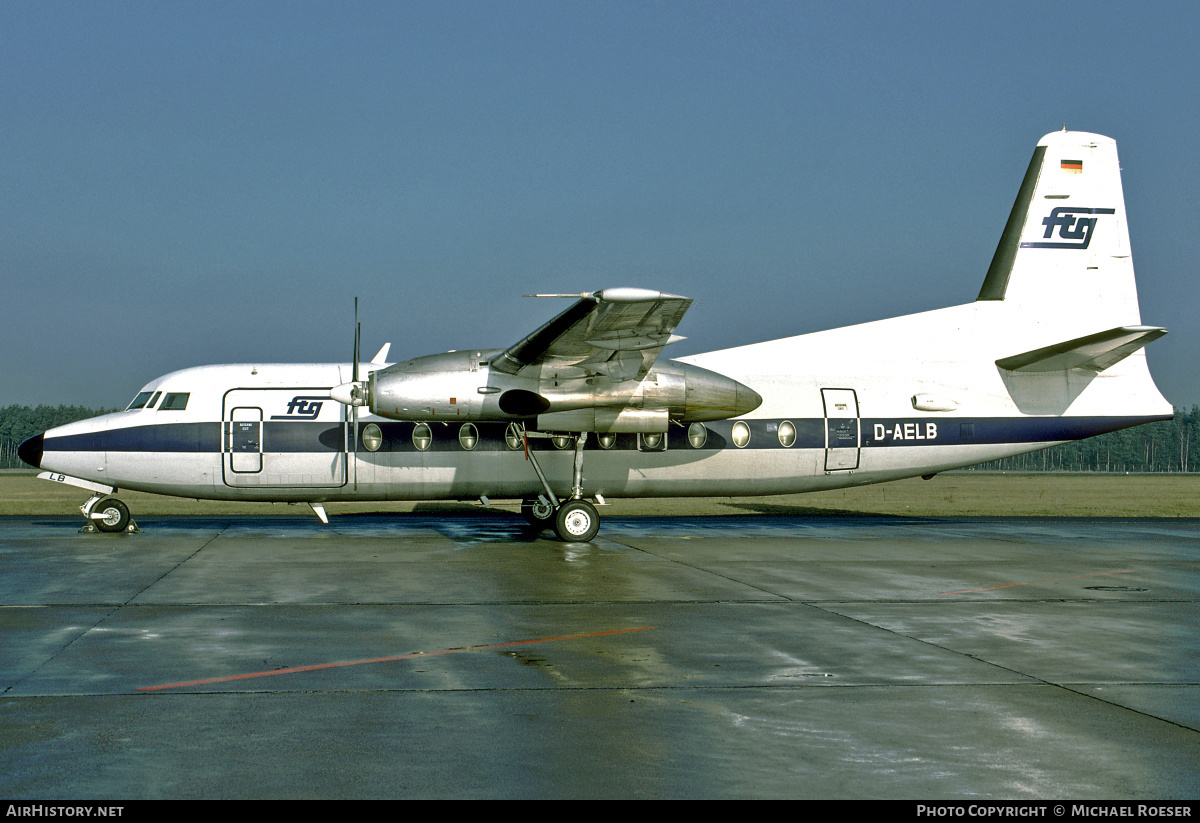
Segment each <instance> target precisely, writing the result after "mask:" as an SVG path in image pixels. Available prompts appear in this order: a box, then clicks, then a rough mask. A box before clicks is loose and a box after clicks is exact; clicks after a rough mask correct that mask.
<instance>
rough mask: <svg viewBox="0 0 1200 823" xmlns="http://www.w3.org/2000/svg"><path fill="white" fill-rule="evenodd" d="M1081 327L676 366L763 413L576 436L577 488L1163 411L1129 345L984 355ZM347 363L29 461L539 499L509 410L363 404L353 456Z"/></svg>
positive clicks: (1007, 435)
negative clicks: (735, 389)
mask: <svg viewBox="0 0 1200 823" xmlns="http://www.w3.org/2000/svg"><path fill="white" fill-rule="evenodd" d="M1093 330H1094V327H1083V326H1081V327H1080V328H1078V329H1065V330H1064V328H1063V326H1062V324H1061V323H1056V324H1054V327H1053V328H1052V329H1045V328H1043V327H1042V325H1041V324H1038V323H1028V324H1024V326H1023V327H1014V324H1013V314H1012V312H1011V311H1005V307H1004V304H1002V303H999V302H995V303H989V302H984V301H981V302H976V303H971V304H967V305H963V306H956V307H952V308H948V309H941V310H937V311H931V312H925V313H922V314H916V315H909V316H905V317H899V318H893V319H890V320H883V321H878V322H874V323H867V324H862V325H859V326H850V327H845V328H840V329H833V330H830V331H824V332H818V333H814V334H807V335H802V336H799V337H792V338H786V339H782V340H775V341H769V342H766V343H759V344H755V345H750V346H744V347H739V348H734V349H726V350H723V351H716V352H710V353H706V354H700V355H694V356H691V357H688V358H683V360H684V362H688V363H692V364H694V365H699V366H702V367H703V368H706V369H710V370H712V371H716V372H718V373H721V374H724V375H727V376H729V377H732V378H734V379H736V380H738V381H741V382H742V383H744V384H746V385H747V386H749V387H751V388H752V389H754V390H755V391H757V392H758V393H759V394H761V395H762V398H763V403H762V405H761V406H760V407H759V408H758V409H756V410H755V411H754V412H753V413H752V414H750V415H746V416H744V417H741V418H738V419H736V420H724V421H716V422H709V423H703V424H693V426H692V427H690V428H688V427H684V426H676V425H672V426H671V427H670V429H669V431H668V433H667V435H666V437H665V440H664V442H655V441H654V438H653V437H648V436H646V435H638V434H619V435H615V436H610V437H609V438H606V439H604V440H602V439H601V438H599V437H598V436H597V435H596V434H590V435H589V436H588V440H587V448H586V453H585V465H584V481H585V486H586V489H587V492H588V494H599V495H603V496H605V497H651V496H656V497H674V496H725V495H730V496H742V495H761V494H782V493H791V492H804V491H813V490H818V489H828V488H836V487H842V486H854V485H862V484H867V483H877V482H882V481H887V480H895V479H899V478H903V477H911V476H916V475H925V474H931V473H934V472H938V471H944V470H947V469H951V468H955V467H960V466H967V465H972V464H975V463H980V462H984V461H988V460H994V459H997V458H1000V457H1004V456H1007V455H1012V454H1018V453H1021V452H1025V451H1030V450H1033V449H1038V448H1042V447H1045V446H1049V445H1053V444H1055V443H1059V442H1063V441H1067V440H1072V439H1077V438H1080V437H1086V436H1091V435H1094V434H1100V433H1103V432H1106V431H1112V430H1115V429H1118V428H1123V427H1126V426H1130V425H1135V424H1138V423H1144V422H1148V421H1151V420H1161V419H1168V418H1170V417H1171V415H1172V409H1171V407H1170V406H1169V405H1168V404H1167V403H1166V401H1165V400H1163V399H1162V397H1161V395H1160V394H1159V393H1158V390H1157V389H1156V388H1155V386H1154V384H1153V381H1152V380H1151V378H1150V375H1149V372H1148V370H1147V369H1146V364H1145V356H1144V354H1143V353H1142V352H1140V351H1139V352H1136V353H1135V354H1133V355H1131V356H1129V357H1128V358H1126V359H1125V360H1123V361H1122V362H1120V363H1118V364H1117V365H1115V366H1113V367H1112V368H1110V369H1108V370H1106V371H1103V372H1101V373H1099V374H1095V373H1092V372H1085V371H1081V370H1071V371H1064V372H1058V373H1052V374H1045V375H1018V376H1015V377H1014V376H1013V375H1011V374H1006V373H1005V372H1004V371H1003V370H1001V369H999V368H998V367H997V366H996V363H995V361H996V359H997V358H1000V357H1003V356H1006V355H1011V354H1013V353H1015V352H1019V351H1024V350H1028V349H1034V348H1037V347H1038V346H1041V345H1046V344H1050V343H1053V342H1055V341H1057V340H1060V339H1062V338H1063V337H1064V336H1071V335H1072V334H1073V333H1076V332H1077V333H1078V334H1079V335H1083V334H1086V333H1087V332H1089V331H1093ZM373 368H382V366H380V365H377V364H361V365H360V371H361V372H362V373H364V374H365V373H366V372H368V371H370V370H371V369H373ZM350 374H351V366H350V364H349V363H344V364H258V365H251V364H234V365H221V366H205V367H199V368H191V369H184V370H182V371H177V372H173V373H171V374H168V375H165V376H163V377H161V378H159V379H157V380H155V381H152V382H151V383H149V384H148V385H147V386H146V387H145V389H144V390H143V391H145V392H151V393H154V392H161V393H162V394H163V395H164V396H165V395H167V394H169V393H186V394H187V395H188V400H187V405H186V408H184V409H182V410H178V409H168V410H164V409H160V408H149V409H147V408H143V409H136V410H132V411H124V412H118V413H116V414H110V415H105V416H103V417H98V418H94V419H91V420H86V421H81V422H79V423H73V424H70V425H67V426H62V427H59V428H57V429H52V430H50V431H48V432H46V433H45V439H44V442H43V457H42V466H41V467H42V468H43V469H46V470H48V471H51V472H58V473H61V474H63V475H66V476H70V477H74V478H81V479H84V480H87V481H92V482H94V483H98V484H103V485H106V486H112V487H114V488H120V489H133V490H138V491H149V492H156V493H159V494H169V495H177V496H182V497H193V498H206V499H224V500H264V501H266V500H269V501H309V502H313V501H336V500H431V499H473V498H479V497H481V496H486V497H489V498H493V499H504V498H527V497H530V496H536V495H537V494H538V493H539V491H540V489H541V487H540V484H539V482H538V479H537V477H536V475H535V473H534V471H533V470H532V468H531V467H530V464H529V463H528V461H527V460H526V457H525V452H524V449H525V445H524V444H523V443H522V442H521V441H520V440H519V439H517V438H513V437H506V434H508V423H506V422H475V423H470V424H459V423H456V422H454V421H438V422H432V423H427V424H418V423H410V422H401V421H394V420H386V419H383V418H378V417H374V416H372V415H369V414H365V413H364V414H362V416H361V417H360V420H359V431H360V442H359V443H358V446H357V448H354V446H353V443H352V442H351V441H352V439H353V435H352V432H353V430H354V426H353V425H352V423H351V422H350V417H349V411H348V408H347V407H346V406H344V405H342V404H341V403H338V402H336V401H333V400H331V399H330V398H329V391H330V389H331V388H332V387H334V386H337V385H339V384H341V383H345V382H346V381H347V380H349V379H350ZM370 423H374V424H375V425H377V426H379V428H380V432H381V434H382V436H383V437H382V442H381V443H380V445H379V447H378V449H377V450H375V451H369V450H368V449H367V448H366V447H365V446H364V445H363V442H362V439H361V432H362V430H363V429H365V427H366V426H367V425H368V424H370ZM464 425H469V426H472V427H473V429H468V430H466V431H463V426H464ZM420 426H427V427H428V428H427V430H426V429H420V428H419V427H420ZM414 434H416V435H417V436H416V437H414ZM460 435H461V436H460ZM689 435H690V436H689ZM528 442H529V447H530V448H533V449H536V450H537V453H538V456H539V458H540V460H541V463H542V466H543V467H544V469H545V472H546V475H547V477H548V480H549V482H550V484H551V485H552V486H553V487H554V488H555V490H556V492H558V493H561V494H564V495H565V494H566V493H567V492H568V491H569V490H570V486H571V471H572V461H573V457H574V453H573V450H572V449H571V447H570V445H569V442H568V441H567V439H565V438H564V439H562V440H560V441H559V443H561V445H562V446H563V448H561V449H560V448H558V447H557V445H556V443H555V441H553V440H552V439H549V438H544V439H530V440H529V441H528ZM606 445H607V446H608V448H605V446H606Z"/></svg>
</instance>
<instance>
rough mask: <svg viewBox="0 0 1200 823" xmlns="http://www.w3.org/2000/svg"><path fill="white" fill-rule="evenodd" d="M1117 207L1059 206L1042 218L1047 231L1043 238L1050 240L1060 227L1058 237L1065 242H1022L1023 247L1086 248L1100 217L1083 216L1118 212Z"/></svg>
mask: <svg viewBox="0 0 1200 823" xmlns="http://www.w3.org/2000/svg"><path fill="white" fill-rule="evenodd" d="M1116 213H1117V210H1116V209H1085V208H1080V207H1077V206H1058V207H1057V208H1054V209H1051V210H1050V215H1049V216H1048V217H1044V218H1042V225H1043V226H1045V227H1046V233H1045V234H1043V235H1042V239H1044V240H1049V239H1050V238H1051V237H1053V236H1054V228H1055V226H1057V227H1058V237H1059V239H1060V240H1062V241H1063V242H1052V243H1022V244H1021V248H1023V249H1086V248H1087V247H1088V243H1091V242H1092V234H1093V233H1094V232H1095V230H1096V221H1097V220H1099V219H1100V218H1099V217H1083V216H1082V215H1085V214H1116Z"/></svg>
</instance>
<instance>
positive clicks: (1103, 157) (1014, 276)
mask: <svg viewBox="0 0 1200 823" xmlns="http://www.w3.org/2000/svg"><path fill="white" fill-rule="evenodd" d="M978 299H979V300H1003V301H1005V302H1006V303H1014V304H1019V305H1021V306H1023V307H1028V308H1029V309H1030V310H1031V311H1033V312H1036V313H1037V314H1044V313H1047V312H1051V313H1053V314H1054V316H1055V317H1057V318H1060V319H1063V320H1070V319H1074V318H1078V320H1079V321H1080V322H1079V323H1078V324H1077V325H1085V323H1084V319H1085V318H1086V325H1087V326H1090V327H1092V328H1094V329H1107V328H1111V327H1116V326H1138V325H1140V324H1141V314H1140V311H1139V309H1138V300H1137V288H1136V285H1135V283H1134V276H1133V259H1132V257H1131V256H1130V251H1129V230H1128V227H1127V224H1126V222H1125V196H1124V193H1123V191H1122V189H1121V169H1120V166H1119V165H1118V161H1117V144H1116V141H1114V140H1113V139H1112V138H1109V137H1104V136H1102V135H1099V134H1089V133H1087V132H1077V131H1074V132H1073V131H1065V130H1064V131H1060V132H1052V133H1050V134H1047V135H1046V136H1045V137H1043V138H1042V139H1041V140H1040V141H1039V142H1038V146H1037V148H1036V149H1035V150H1034V153H1033V159H1032V160H1031V161H1030V163H1029V169H1028V171H1026V172H1025V179H1024V181H1023V182H1022V183H1021V190H1020V193H1019V194H1018V195H1017V200H1016V202H1015V203H1014V204H1013V208H1012V213H1011V214H1010V215H1009V218H1008V223H1007V225H1005V227H1004V234H1003V235H1002V236H1001V238H1000V245H999V246H998V247H997V248H996V254H995V256H994V257H993V258H992V265H991V267H990V268H989V269H988V273H987V278H986V279H985V280H984V282H983V288H982V289H981V290H980V292H979V297H978Z"/></svg>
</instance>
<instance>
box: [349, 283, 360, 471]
mask: <svg viewBox="0 0 1200 823" xmlns="http://www.w3.org/2000/svg"><path fill="white" fill-rule="evenodd" d="M361 341H362V324H361V323H359V322H358V298H357V297H355V298H354V362H353V364H351V367H350V373H351V378H350V381H351V383H353V384H354V387H355V391H354V394H358V395H359V396H360V397H361V394H360V391H361V389H360V388H359V386H358V360H359V351H358V349H359V345H360V343H361ZM350 415H351V419H353V421H354V441H353V443H354V446H353V448H354V468H353V470H352V471H353V473H354V490H355V491H358V404H357V403H355V404H353V405H351V406H350Z"/></svg>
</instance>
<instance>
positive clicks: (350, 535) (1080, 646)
mask: <svg viewBox="0 0 1200 823" xmlns="http://www.w3.org/2000/svg"><path fill="white" fill-rule="evenodd" d="M138 519H139V524H140V526H141V529H142V531H141V533H139V534H131V535H115V536H114V535H99V534H78V533H77V530H78V527H79V524H80V522H81V521H80V519H79V518H70V517H63V518H59V517H3V518H0V754H2V759H3V763H4V764H5V765H4V768H3V770H2V771H0V794H2V795H3V796H7V797H10V798H41V799H52V798H109V799H136V798H299V797H314V798H355V797H364V798H365V797H379V798H389V797H505V798H509V797H511V798H558V797H563V798H577V797H630V798H633V797H650V798H676V797H680V798H683V797H714V798H738V797H748V798H759V797H762V798H766V797H791V798H826V797H830V798H914V799H916V798H945V799H974V798H995V799H1027V798H1036V799H1056V798H1057V799H1080V800H1082V799H1110V800H1111V799H1119V798H1145V799H1171V798H1174V799H1180V798H1194V797H1196V796H1197V790H1198V788H1200V778H1198V777H1197V775H1200V522H1198V521H1195V520H1134V519H1129V520H1126V519H1051V518H1010V519H948V518H902V517H792V516H759V515H746V516H722V517H692V518H670V517H628V518H618V517H610V518H606V519H605V520H604V522H603V524H602V526H601V532H600V536H599V537H598V538H597V539H596V540H595V541H594V542H593V543H590V544H565V543H561V542H558V541H557V540H555V539H554V538H553V537H552V535H551V533H550V532H545V533H544V534H542V535H537V534H533V533H531V532H530V531H529V530H528V528H527V527H525V526H524V522H523V521H522V520H520V518H519V517H516V516H512V515H509V514H506V513H503V512H495V513H485V514H481V515H472V514H462V513H448V514H444V515H440V516H438V515H424V514H412V515H344V516H341V517H338V516H335V517H334V518H333V519H332V522H331V524H330V525H329V526H322V525H321V524H320V523H318V522H317V521H316V519H315V518H311V517H302V516H273V517H252V516H244V517H186V516H146V517H144V518H138Z"/></svg>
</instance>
